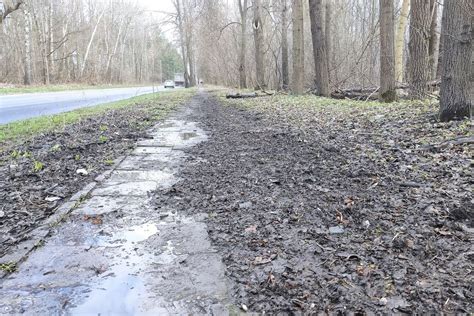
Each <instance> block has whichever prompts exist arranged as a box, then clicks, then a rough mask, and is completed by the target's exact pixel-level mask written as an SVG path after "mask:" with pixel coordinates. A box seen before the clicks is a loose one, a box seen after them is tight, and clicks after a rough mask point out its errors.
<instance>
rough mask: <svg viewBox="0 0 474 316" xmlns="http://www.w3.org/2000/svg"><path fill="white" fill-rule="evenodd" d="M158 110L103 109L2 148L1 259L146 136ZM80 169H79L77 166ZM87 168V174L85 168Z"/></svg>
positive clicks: (138, 107)
mask: <svg viewBox="0 0 474 316" xmlns="http://www.w3.org/2000/svg"><path fill="white" fill-rule="evenodd" d="M170 109H171V106H167V105H164V104H162V105H161V106H160V107H159V108H153V107H150V105H149V104H143V105H135V106H133V107H127V108H124V109H118V110H111V111H107V112H106V113H104V114H101V115H96V116H94V117H89V118H86V119H83V120H81V121H79V122H78V123H75V124H70V125H66V126H65V127H64V129H63V130H58V131H52V132H48V133H44V134H42V135H38V136H37V137H35V138H33V139H31V140H28V141H26V142H24V143H22V144H20V145H18V144H15V145H14V144H6V145H5V147H4V148H2V150H0V201H1V204H0V258H1V257H2V256H3V255H5V254H6V253H7V252H8V250H9V249H10V248H11V247H12V246H13V245H16V244H17V243H19V242H20V241H22V240H25V239H28V238H29V233H30V232H31V231H32V230H33V229H34V228H35V227H37V226H38V225H39V224H41V223H42V222H43V221H44V220H45V219H46V218H48V217H49V216H50V215H51V214H52V213H53V212H54V211H55V209H56V208H57V207H58V206H59V205H61V204H62V203H63V202H64V201H66V200H67V199H68V198H69V197H70V196H71V195H73V194H74V193H76V192H77V191H79V190H80V189H81V188H83V187H84V186H85V185H86V184H88V183H90V182H91V181H93V179H94V178H95V177H96V176H97V175H99V174H101V173H102V172H103V171H104V170H107V169H110V168H111V166H112V165H113V162H114V161H113V160H114V159H116V158H117V157H119V156H123V155H124V154H126V153H127V152H128V150H129V149H131V148H133V147H134V146H135V142H136V140H137V139H139V138H141V137H145V136H146V133H145V130H146V128H147V127H149V126H151V125H152V124H153V123H155V122H156V118H157V117H158V116H157V115H159V114H160V111H164V112H166V111H169V110H170ZM81 169H82V170H81ZM84 171H86V172H84Z"/></svg>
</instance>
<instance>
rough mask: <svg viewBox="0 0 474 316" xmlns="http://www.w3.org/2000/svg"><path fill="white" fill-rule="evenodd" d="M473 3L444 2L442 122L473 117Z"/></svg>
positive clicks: (468, 1)
mask: <svg viewBox="0 0 474 316" xmlns="http://www.w3.org/2000/svg"><path fill="white" fill-rule="evenodd" d="M473 11H474V8H473V3H472V1H471V0H445V2H444V11H443V19H442V30H441V32H442V34H443V36H442V39H443V50H444V54H443V58H442V59H441V62H442V63H443V65H442V67H441V91H440V119H441V120H442V121H449V120H453V119H462V118H464V117H472V106H473V103H474V100H473V98H474V69H473V68H474V52H473V37H474V22H473Z"/></svg>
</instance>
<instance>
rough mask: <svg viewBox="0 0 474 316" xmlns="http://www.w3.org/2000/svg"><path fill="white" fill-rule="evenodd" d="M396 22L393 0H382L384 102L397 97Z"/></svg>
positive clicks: (381, 95) (382, 92) (381, 73)
mask: <svg viewBox="0 0 474 316" xmlns="http://www.w3.org/2000/svg"><path fill="white" fill-rule="evenodd" d="M394 22H395V16H394V5H393V0H380V93H379V98H380V100H381V101H384V102H393V101H395V99H396V98H397V93H396V91H395V50H394V37H395V32H394Z"/></svg>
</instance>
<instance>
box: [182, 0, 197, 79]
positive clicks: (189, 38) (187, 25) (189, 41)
mask: <svg viewBox="0 0 474 316" xmlns="http://www.w3.org/2000/svg"><path fill="white" fill-rule="evenodd" d="M188 6H189V2H187V3H184V4H183V20H184V30H185V32H184V38H185V40H186V53H187V58H188V66H189V86H190V87H194V86H195V85H196V67H195V64H194V47H193V33H192V32H193V28H194V25H192V23H193V21H190V19H189V12H188V10H187V9H188Z"/></svg>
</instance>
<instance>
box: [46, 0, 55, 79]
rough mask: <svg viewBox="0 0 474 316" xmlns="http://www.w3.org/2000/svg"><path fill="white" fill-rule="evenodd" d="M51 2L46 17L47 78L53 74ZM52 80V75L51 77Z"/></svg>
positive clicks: (52, 9)
mask: <svg viewBox="0 0 474 316" xmlns="http://www.w3.org/2000/svg"><path fill="white" fill-rule="evenodd" d="M53 1H54V0H50V1H49V16H48V54H47V55H46V56H47V59H48V72H49V75H48V77H49V78H51V74H53V73H54V30H53V16H54V7H53ZM53 78H54V75H53ZM53 80H54V79H53Z"/></svg>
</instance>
